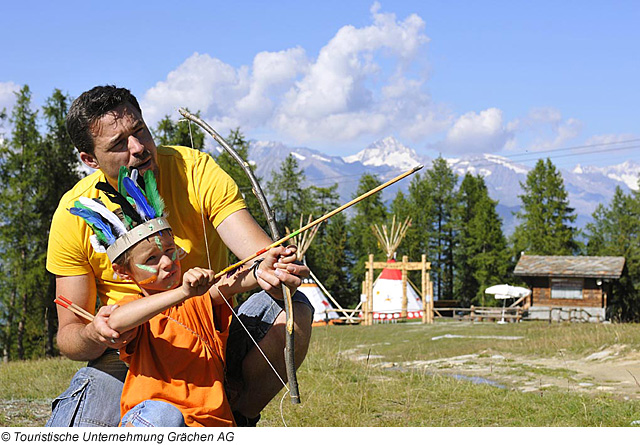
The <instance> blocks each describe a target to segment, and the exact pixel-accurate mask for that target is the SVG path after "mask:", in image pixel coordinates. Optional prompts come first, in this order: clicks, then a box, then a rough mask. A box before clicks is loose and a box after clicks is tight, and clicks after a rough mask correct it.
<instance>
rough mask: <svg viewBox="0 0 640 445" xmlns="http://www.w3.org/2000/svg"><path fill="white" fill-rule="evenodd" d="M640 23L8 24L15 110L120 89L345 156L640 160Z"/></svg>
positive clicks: (492, 17)
mask: <svg viewBox="0 0 640 445" xmlns="http://www.w3.org/2000/svg"><path fill="white" fill-rule="evenodd" d="M638 23H640V2H637V1H615V0H614V1H607V2H604V1H586V0H585V1H573V0H563V1H560V2H559V1H547V0H536V1H534V2H531V1H513V0H512V1H486V0H477V1H462V0H461V1H428V0H419V1H413V0H394V1H393V2H391V1H388V0H387V1H385V0H381V1H377V2H374V1H370V0H369V1H360V0H346V1H345V0H341V1H335V0H323V1H321V2H303V1H300V0H297V1H288V0H287V1H276V0H274V1H270V2H268V1H242V0H238V1H235V2H229V1H225V2H222V1H214V0H209V1H182V2H175V1H164V0H154V1H148V0H143V1H137V2H131V1H126V2H125V1H120V0H112V1H110V2H87V1H86V0H85V1H77V2H76V1H60V2H45V1H40V2H35V1H29V0H23V1H21V2H11V3H8V4H4V5H3V7H2V14H1V15H0V42H2V43H0V55H1V59H0V109H1V108H3V107H6V108H7V110H8V111H9V112H10V111H11V107H12V105H13V103H14V100H15V95H14V94H13V92H14V91H17V90H19V89H20V88H21V87H22V86H23V85H28V86H29V88H30V89H31V92H32V95H33V103H34V107H40V106H41V105H42V104H43V103H44V101H45V100H46V98H47V97H49V96H50V95H51V94H52V92H53V90H54V89H55V88H59V89H60V90H62V91H63V92H64V93H67V94H69V95H70V96H71V97H77V96H78V95H80V94H81V93H82V92H83V91H86V90H88V89H90V88H91V87H93V86H95V85H104V84H115V85H118V86H124V87H127V88H129V89H131V91H132V92H133V93H134V94H135V95H136V97H137V98H138V99H139V101H140V102H141V105H142V108H143V114H144V117H145V119H146V121H147V123H148V124H149V125H150V126H152V127H153V126H154V125H155V124H156V123H157V121H158V120H159V119H161V118H162V117H164V116H165V115H169V116H170V117H171V118H173V119H178V118H179V115H178V113H177V111H176V110H177V108H178V107H186V108H188V109H190V110H191V111H200V113H201V115H202V117H203V118H204V119H205V120H206V121H207V122H209V123H210V124H211V125H212V126H213V127H214V128H215V129H216V130H217V131H218V132H219V133H221V134H223V135H224V134H227V133H228V131H229V130H230V129H233V128H236V127H240V129H241V130H242V132H243V133H244V134H245V136H246V137H247V138H248V139H252V140H271V141H279V142H283V143H285V144H287V145H290V146H304V147H309V148H313V149H316V150H320V151H322V152H324V153H326V154H330V155H339V156H347V155H352V154H355V153H357V152H358V151H360V150H362V149H363V148H365V147H366V146H368V145H370V144H371V143H373V142H375V141H377V140H379V139H382V138H384V137H387V136H393V137H395V138H396V139H397V140H398V141H400V142H401V143H403V144H404V145H406V146H408V147H410V148H412V149H414V150H415V151H416V152H418V153H419V154H422V155H428V156H431V157H435V156H438V155H440V154H441V155H442V156H444V157H460V156H463V155H469V154H480V153H492V154H498V155H502V156H506V157H509V158H511V159H513V160H515V161H518V162H522V163H525V164H532V163H534V162H535V159H537V158H539V157H547V156H549V157H551V158H552V160H553V161H554V163H556V165H559V166H560V167H570V166H572V165H575V164H578V163H580V164H583V165H612V164H619V163H622V162H624V161H628V160H633V161H636V162H640V155H638V153H640V150H639V149H640V129H639V128H638V121H639V119H638V118H639V117H640V112H639V110H638V105H639V104H640V88H639V87H638V83H639V80H640V45H639V43H640V26H638ZM5 126H8V124H6V125H5ZM5 131H7V129H6V128H5Z"/></svg>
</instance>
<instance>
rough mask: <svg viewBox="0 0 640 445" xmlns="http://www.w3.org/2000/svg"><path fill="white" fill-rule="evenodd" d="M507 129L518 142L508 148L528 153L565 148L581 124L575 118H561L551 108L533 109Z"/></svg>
mask: <svg viewBox="0 0 640 445" xmlns="http://www.w3.org/2000/svg"><path fill="white" fill-rule="evenodd" d="M509 129H510V130H511V131H513V132H514V133H517V134H518V140H517V141H516V142H515V143H514V144H512V147H510V148H516V149H519V150H522V149H523V148H526V149H527V150H529V151H545V150H553V149H556V148H562V147H566V146H567V145H569V144H570V143H571V140H573V139H575V138H577V137H578V136H579V135H580V132H581V131H582V122H581V121H580V120H578V119H575V118H567V119H565V118H563V116H562V113H561V112H560V111H559V110H558V109H556V108H552V107H544V108H534V109H532V110H531V111H530V112H529V114H528V115H527V116H525V117H524V118H519V119H515V120H514V121H512V122H510V123H509Z"/></svg>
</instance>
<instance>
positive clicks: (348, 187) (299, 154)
mask: <svg viewBox="0 0 640 445" xmlns="http://www.w3.org/2000/svg"><path fill="white" fill-rule="evenodd" d="M290 153H291V154H292V155H293V156H295V157H296V159H297V160H298V165H299V166H300V168H301V169H303V171H304V173H305V176H306V183H305V184H304V185H315V186H319V187H329V186H331V185H333V184H338V193H340V196H341V200H342V201H343V202H346V201H348V200H349V199H351V198H352V197H353V195H354V194H355V191H356V189H357V187H358V183H359V180H360V176H361V175H362V174H364V173H369V174H375V175H377V176H378V178H379V179H380V180H381V181H386V180H389V179H391V178H393V177H395V176H397V175H398V174H400V173H402V172H404V171H406V170H408V169H410V168H412V167H415V166H416V165H418V164H423V165H424V166H425V168H429V167H431V159H430V158H428V157H426V156H421V155H419V154H417V153H416V152H415V151H414V150H412V149H411V148H409V147H406V146H404V145H403V144H401V143H400V142H398V141H397V140H396V139H394V138H393V137H387V138H384V139H382V140H380V141H377V142H375V143H373V144H371V145H370V146H368V147H367V148H365V149H363V150H362V151H360V152H358V153H357V154H355V155H352V156H347V157H345V158H342V157H339V156H329V155H325V154H323V153H321V152H319V151H317V150H312V149H309V148H304V147H294V148H292V147H287V146H285V145H283V144H281V143H278V142H253V143H252V144H251V146H250V151H249V158H250V160H251V161H252V163H254V165H255V166H256V172H257V174H258V176H260V177H261V178H262V182H263V184H266V183H267V182H268V181H269V179H270V178H271V172H272V171H273V170H278V169H279V168H280V165H281V164H282V162H283V161H284V159H285V158H286V157H287V156H288V155H289V154H290ZM446 160H447V163H448V164H449V166H450V167H451V168H452V170H453V171H454V172H455V173H456V174H457V175H458V177H459V178H462V177H463V176H464V175H465V173H467V172H469V173H471V174H474V175H475V174H480V175H482V176H483V177H484V179H485V183H486V184H487V188H488V191H489V195H490V196H491V197H492V198H493V199H495V200H497V201H498V212H499V213H500V216H501V217H502V219H503V230H504V231H505V233H506V234H510V233H511V232H513V229H514V228H515V226H516V223H517V221H516V220H515V217H514V215H513V213H514V212H516V211H517V210H518V209H519V206H520V198H519V197H518V195H520V194H521V193H522V190H521V187H520V183H524V182H525V181H526V176H527V174H528V172H529V171H530V170H531V168H530V167H527V166H524V165H522V164H518V163H517V162H514V161H512V160H510V159H508V158H505V157H502V156H497V155H493V154H484V155H471V156H465V157H460V158H448V159H446ZM560 172H561V174H562V176H563V178H564V184H565V189H566V190H567V192H568V194H569V202H570V205H571V206H572V207H573V208H574V209H575V212H576V214H577V216H578V218H577V221H576V225H577V226H578V227H584V225H585V224H586V223H587V222H588V221H589V220H590V219H591V214H592V213H593V211H594V210H595V209H596V207H597V205H598V204H601V203H602V204H605V205H606V204H608V203H609V202H610V200H611V198H612V196H613V193H614V191H615V188H616V187H617V186H620V187H622V189H623V190H625V191H629V190H637V189H638V175H639V174H640V165H639V164H637V163H635V162H632V161H627V162H624V163H622V164H619V165H614V166H609V167H594V166H581V165H578V166H576V167H575V168H574V169H572V170H563V169H560ZM410 182H411V179H410V178H407V179H405V180H403V181H400V182H399V183H397V184H394V186H393V187H389V188H388V189H386V190H384V191H383V199H384V200H385V201H390V200H392V199H393V197H394V196H395V195H396V193H397V191H398V190H399V189H401V190H403V191H406V190H407V188H408V186H409V184H410ZM263 186H264V185H263Z"/></svg>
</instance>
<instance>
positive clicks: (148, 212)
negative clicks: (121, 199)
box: [122, 177, 156, 219]
mask: <svg viewBox="0 0 640 445" xmlns="http://www.w3.org/2000/svg"><path fill="white" fill-rule="evenodd" d="M122 184H123V185H124V188H125V189H126V190H127V193H128V194H129V196H131V197H132V198H133V200H134V201H135V202H136V207H137V208H138V212H140V213H141V214H142V216H143V217H145V218H146V219H153V218H155V217H156V212H155V210H153V207H151V206H150V205H149V203H148V202H147V198H145V197H144V195H143V194H142V192H141V191H140V189H139V188H138V186H137V185H136V183H135V182H133V181H132V180H131V178H129V177H125V178H123V180H122Z"/></svg>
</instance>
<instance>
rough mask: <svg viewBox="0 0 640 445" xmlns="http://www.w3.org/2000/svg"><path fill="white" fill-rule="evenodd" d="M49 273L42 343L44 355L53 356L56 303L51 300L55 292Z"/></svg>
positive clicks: (54, 280) (51, 276)
mask: <svg viewBox="0 0 640 445" xmlns="http://www.w3.org/2000/svg"><path fill="white" fill-rule="evenodd" d="M48 275H49V289H48V290H49V292H47V297H46V298H47V300H46V314H45V319H44V322H45V329H46V333H47V339H46V341H45V344H44V354H45V356H46V357H53V356H54V353H55V347H54V342H53V339H54V337H55V335H56V330H57V327H56V319H57V317H56V314H57V312H56V308H55V306H56V304H55V303H54V302H53V300H54V299H53V298H51V296H52V295H55V292H56V279H55V276H54V275H53V274H48Z"/></svg>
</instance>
